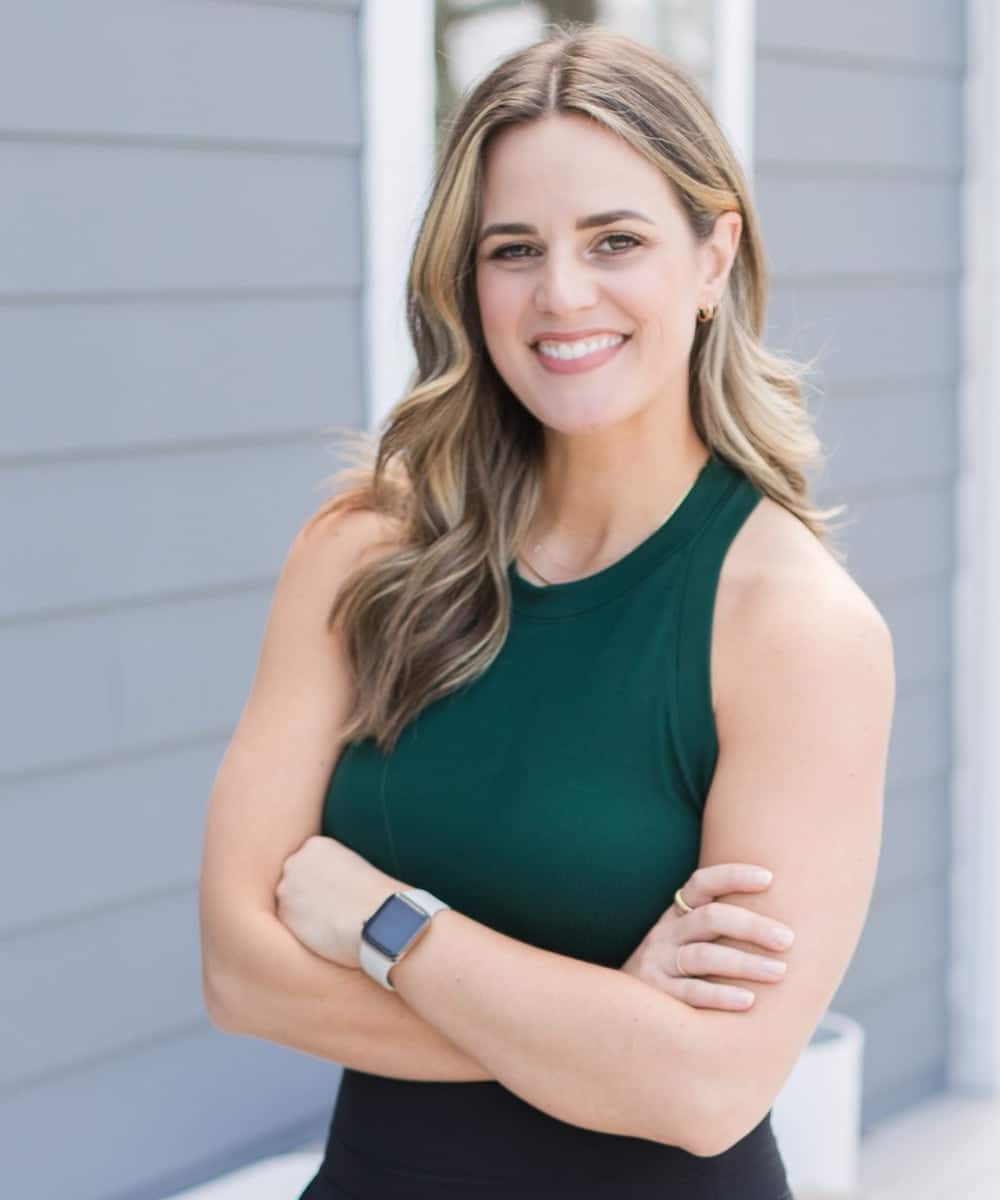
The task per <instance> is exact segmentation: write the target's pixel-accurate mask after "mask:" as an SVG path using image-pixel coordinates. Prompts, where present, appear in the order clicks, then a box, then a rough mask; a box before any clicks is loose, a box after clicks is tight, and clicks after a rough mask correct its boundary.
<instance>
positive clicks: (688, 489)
mask: <svg viewBox="0 0 1000 1200" xmlns="http://www.w3.org/2000/svg"><path fill="white" fill-rule="evenodd" d="M700 475H701V471H699V472H698V474H697V475H695V477H694V479H692V480H691V482H690V483H689V484H688V486H687V487H686V488H685V489H684V494H683V495H682V496H681V498H680V499H679V500H678V501H677V503H676V504H675V505H674V506H673V508H672V509H671V510H670V512H668V513H667V515H666V516H665V517H664V518H663V520H662V521H661V522H660V523H659V525H657V526H656V529H653V530H652V531H651V532H650V533H648V534H647V535H646V537H647V538H650V537H652V536H653V534H654V533H656V530H657V529H662V528H663V526H664V525H666V523H667V522H668V521H669V520H670V518H671V517H672V516H673V515H674V513H675V512H676V511H677V510H678V509H679V508H680V506H681V505H682V504H683V503H684V501H685V500H686V499H687V498H688V496H689V494H690V492H691V489H692V488H693V487H694V485H695V484H696V483H697V482H698V478H699V476H700ZM645 540H646V538H643V541H645ZM640 544H641V543H640ZM541 548H542V543H541V542H537V543H536V544H535V548H534V550H532V552H531V553H532V554H537V553H538V551H539V550H541ZM521 561H522V562H523V563H524V565H525V566H527V567H530V568H531V570H532V571H533V572H534V573H535V574H536V575H537V576H538V578H539V579H540V580H541V581H542V582H543V583H544V584H547V585H548V586H549V587H551V586H552V584H553V583H554V582H555V581H554V580H552V579H546V577H545V576H544V575H543V574H542V573H541V571H539V569H538V568H537V567H536V566H535V565H534V563H532V562H529V560H528V559H526V558H525V557H524V555H523V554H522V555H521ZM619 561H620V560H619ZM610 565H614V564H610ZM601 569H602V570H603V569H604V568H601ZM584 578H586V576H584ZM563 582H565V583H572V582H573V580H563Z"/></svg>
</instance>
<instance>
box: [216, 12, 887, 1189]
mask: <svg viewBox="0 0 1000 1200" xmlns="http://www.w3.org/2000/svg"><path fill="white" fill-rule="evenodd" d="M763 263H764V257H763V250H762V246H761V244H760V237H759V233H758V227H757V221H756V217H755V215H754V211H753V208H752V205H751V201H750V197H749V195H748V191H747V187H746V183H745V180H744V178H743V176H742V173H741V171H740V168H739V165H738V163H737V161H736V159H735V157H734V156H733V153H732V150H731V148H730V147H729V145H728V143H727V142H726V140H725V138H724V136H723V134H722V133H721V131H720V129H719V127H718V125H717V123H716V121H715V119H714V117H713V116H712V113H711V111H710V110H709V108H708V106H707V105H706V103H705V101H704V98H703V97H702V95H701V93H700V92H699V90H698V89H697V87H696V86H695V85H694V84H693V83H692V81H691V80H690V79H689V78H688V77H687V76H686V75H685V74H684V72H683V71H681V70H679V69H678V68H676V67H675V66H674V65H673V64H671V63H670V62H668V61H667V60H666V59H664V58H663V57H662V56H661V55H659V54H657V53H656V52H654V51H652V50H650V49H648V48H647V47H644V46H642V45H640V44H638V43H636V42H633V41H631V40H630V39H628V38H625V37H621V36H619V35H615V34H611V33H608V32H607V31H602V30H600V29H595V28H584V29H556V30H554V31H553V32H552V33H551V34H550V36H549V37H547V38H546V39H545V40H544V41H542V42H538V43H536V44H534V45H532V46H529V47H528V48H527V49H525V50H523V51H519V52H518V53H516V54H514V55H511V56H509V57H508V58H506V59H504V60H503V61H501V62H500V64H499V65H498V66H496V67H495V68H494V69H493V70H492V71H491V72H490V74H489V75H488V76H487V77H486V78H485V79H483V80H482V81H481V82H480V83H479V84H478V85H477V86H476V87H474V88H472V89H471V90H470V91H469V93H468V94H467V95H466V96H465V98H464V99H463V102H462V104H461V106H460V108H459V110H458V112H457V114H456V116H455V118H454V121H453V123H452V124H451V126H450V129H449V133H448V138H447V142H446V144H445V146H444V147H443V150H442V155H441V160H440V163H439V165H438V169H437V173H436V177H435V180H434V186H433V189H432V192H431V196H430V199H429V203H428V206H427V211H426V213H425V215H424V218H423V221H422V223H421V226H420V229H419V232H418V235H417V239H416V244H415V247H414V250H413V256H412V260H411V264H410V272H409V283H408V305H407V312H408V318H409V326H410V333H411V337H412V339H413V344H414V347H415V350H416V354H417V363H418V366H417V372H416V375H415V378H414V380H413V382H412V386H411V388H410V389H409V390H408V391H407V393H406V395H405V396H404V397H403V398H402V399H401V400H400V402H399V403H398V404H397V405H396V407H395V408H394V409H393V411H392V412H391V413H390V416H389V420H388V423H387V425H386V428H385V430H384V432H383V433H382V435H381V437H380V439H379V440H378V442H377V445H376V446H374V447H373V450H374V453H373V455H372V457H371V459H370V460H368V461H365V462H362V463H361V464H359V465H358V466H356V467H354V468H353V469H351V470H347V471H345V472H343V473H342V474H341V475H339V476H338V480H339V482H340V484H341V485H342V486H341V487H340V490H339V491H338V493H337V494H336V495H334V496H333V497H332V498H331V499H330V500H329V501H327V502H326V503H325V504H324V505H323V506H322V507H321V509H320V510H319V512H317V513H316V514H315V516H314V517H313V519H312V520H311V521H310V522H308V523H307V525H306V526H305V527H304V529H303V530H301V531H300V533H299V535H298V536H297V537H296V539H295V542H294V544H293V546H292V548H291V550H290V552H289V555H288V558H287V561H286V564H285V566H284V568H283V571H282V575H281V578H280V579H279V582H278V587H277V589H276V594H275V601H274V606H273V609H272V615H271V618H270V620H269V624H268V630H267V632H266V634H265V643H264V647H263V649H262V655H261V664H260V666H259V668H258V676H257V678H256V679H255V682H254V688H253V690H252V694H251V698H250V701H249V702H248V705H247V708H246V711H245V713H244V716H243V718H241V723H240V727H239V728H238V730H237V735H236V737H235V738H234V744H233V748H232V750H231V751H230V752H227V765H226V769H225V770H224V771H222V772H220V782H219V784H218V785H217V789H216V792H215V793H214V794H213V799H212V811H211V813H210V826H209V839H208V846H207V853H206V867H205V874H204V880H203V895H204V905H203V920H204V928H205V940H206V947H207V949H206V981H207V988H208V990H209V991H210V992H211V995H212V997H213V1003H214V1010H215V1012H216V1013H217V1014H219V1016H218V1020H219V1022H220V1024H223V1026H224V1027H225V1028H229V1029H231V1030H233V1031H237V1032H244V1033H250V1034H254V1035H256V1036H260V1037H267V1038H269V1039H271V1040H275V1041H279V1042H282V1043H284V1044H288V1045H295V1046H298V1047H299V1048H301V1049H307V1050H311V1051H312V1052H314V1053H323V1052H325V1053H326V1055H327V1056H328V1057H333V1058H335V1059H336V1060H337V1061H340V1062H342V1063H343V1064H344V1065H345V1071H344V1076H343V1081H342V1084H341V1087H340V1092H339V1095H338V1097H337V1103H336V1107H335V1110H334V1113H333V1118H332V1122H331V1126H330V1133H329V1139H328V1143H327V1147H326V1154H325V1157H324V1161H323V1165H322V1167H321V1169H320V1171H319V1172H318V1174H317V1176H316V1178H315V1179H314V1180H313V1181H312V1183H311V1184H310V1185H309V1187H308V1188H307V1190H306V1192H305V1193H304V1197H303V1200H305V1197H308V1198H309V1200H324V1198H327V1197H341V1196H351V1197H359V1198H364V1200H404V1198H405V1200H423V1198H424V1197H426V1198H428V1200H429V1198H431V1197H433V1198H434V1200H444V1198H445V1197H454V1198H455V1200H458V1198H459V1197H462V1200H465V1198H466V1197H470V1196H476V1197H488V1196H495V1197H498V1198H499V1197H509V1196H510V1195H512V1194H515V1193H516V1194H518V1195H519V1196H523V1197H526V1198H527V1200H541V1198H542V1197H545V1198H546V1200H549V1198H550V1197H551V1196H553V1195H565V1194H571V1195H573V1196H574V1197H576V1198H577V1200H599V1198H600V1200H605V1198H607V1200H611V1198H612V1197H615V1198H616V1200H617V1198H618V1197H622V1196H626V1195H627V1196H630V1197H644V1196H648V1197H650V1200H653V1197H662V1196H673V1195H677V1196H685V1197H688V1196H691V1197H696V1196H708V1195H711V1196H712V1197H713V1200H737V1198H738V1200H785V1198H786V1197H787V1196H788V1195H789V1193H788V1187H787V1180H786V1177H785V1171H784V1167H783V1164H782V1161H781V1156H780V1154H779V1153H778V1148H777V1145H776V1142H775V1139H774V1135H773V1132H772V1130H771V1127H770V1108H771V1105H772V1103H773V1101H774V1099H775V1097H776V1095H777V1093H778V1091H779V1089H780V1088H781V1086H782V1084H783V1082H784V1080H785V1078H786V1077H787V1075H788V1073H789V1072H790V1071H791V1068H792V1066H793V1065H794V1062H795V1059H796V1058H797V1056H798V1054H799V1053H800V1052H801V1050H802V1049H803V1048H804V1046H805V1045H806V1043H807V1042H808V1039H809V1036H810V1034H811V1032H812V1030H813V1029H814V1027H815V1026H816V1024H817V1022H818V1021H819V1019H820V1017H821V1016H822V1014H823V1011H824V1009H825V1008H826V1006H827V1004H828V1003H829V1001H830V999H831V998H832V996H833V994H834V991H835V989H836V987H837V985H838V983H839V980H840V978H841V976H842V974H843V972H844V970H845V969H846V967H847V964H848V962H849V960H850V957H851V955H852V954H853V951H854V948H855V945H856V943H857V940H858V937H859V936H860V932H861V928H862V925H863V922H864V917H865V913H866V910H867V905H868V900H869V897H870V895H871V890H872V884H873V881H874V873H875V867H876V863H877V859H878V848H879V834H880V822H881V804H882V788H883V778H884V769H885V756H886V751H887V745H888V736H889V726H890V721H891V715H892V707H893V688H894V684H893V668H892V647H891V642H890V639H889V638H888V633H887V629H886V627H885V624H884V622H883V621H882V619H881V617H880V615H879V614H878V612H877V611H876V609H875V608H874V606H873V605H872V604H871V602H870V601H869V600H868V598H867V597H866V596H865V595H864V594H863V593H862V592H861V590H860V588H858V586H857V585H856V584H855V583H854V581H853V580H852V579H851V578H850V576H849V575H848V574H847V572H846V571H845V569H844V568H843V566H842V565H841V564H840V562H839V561H838V559H837V557H836V555H835V554H834V553H833V552H832V551H831V549H830V547H829V546H828V544H827V531H826V527H825V523H824V522H825V518H826V517H827V516H828V515H829V514H826V513H821V512H818V511H817V510H816V509H814V507H813V506H812V504H811V503H810V500H809V496H808V490H807V486H806V479H805V468H806V467H807V466H809V465H814V464H815V463H816V462H818V461H819V458H820V454H819V446H818V443H817V440H816V438H815V435H814V434H813V432H812V430H811V428H810V424H809V420H808V415H807V413H806V411H805V408H804V405H803V403H802V400H801V395H800V390H799V378H800V374H801V368H799V367H798V365H797V364H795V363H792V362H789V361H787V360H785V359H783V358H781V357H780V356H777V355H775V354H774V353H772V352H770V351H769V350H767V349H766V348H765V347H764V346H763V345H762V344H761V341H760V335H761V328H762V325H763V320H764V299H765V294H766V280H765V274H764V266H763ZM279 796H280V802H279V801H278V800H277V799H276V797H279ZM251 804H256V806H257V807H256V816H257V817H258V818H259V819H257V820H254V821H251V820H248V819H246V814H247V810H248V808H249V806H250V805H251ZM227 814H228V815H227ZM307 835H308V836H307ZM316 835H320V836H316ZM296 839H297V840H298V842H299V843H301V842H303V841H304V842H305V845H304V846H301V848H296ZM234 843H236V844H234ZM293 851H294V852H293ZM233 862H237V863H241V864H246V863H251V864H253V865H252V868H251V867H246V866H244V867H241V868H239V869H241V870H243V871H244V872H245V876H244V879H243V882H242V884H241V888H242V892H241V894H242V895H244V896H253V898H254V906H255V911H254V912H253V913H252V915H251V914H250V913H249V912H248V911H246V910H247V909H249V908H250V907H251V906H250V905H249V903H248V902H246V901H244V902H243V903H244V910H243V911H239V909H240V906H239V904H238V903H236V902H235V901H234V900H233V899H232V897H233V896H235V895H236V894H237V887H236V885H235V884H234V883H232V882H230V883H229V884H228V885H227V884H226V883H224V882H223V881H224V880H225V879H226V878H227V875H226V872H227V871H228V872H229V873H230V874H229V878H230V879H231V877H232V873H233V872H234V871H236V870H237V869H238V868H236V867H233V866H232V865H228V866H227V865H225V864H232V863H233ZM730 864H747V865H753V864H760V865H763V866H766V867H769V868H771V870H772V871H773V883H774V886H773V889H772V890H771V891H770V892H769V893H768V896H767V897H766V898H765V897H764V896H762V895H760V894H758V895H756V896H749V897H747V896H743V895H742V894H740V893H741V891H745V890H752V889H750V888H749V886H748V884H747V877H746V876H745V875H740V873H739V871H740V868H738V867H735V866H732V867H731V866H730ZM251 875H252V879H251V878H250V876H251ZM720 879H724V880H725V883H724V884H723V885H722V886H719V883H718V881H719V880H720ZM276 880H277V893H278V896H277V898H278V905H277V909H276V915H277V917H278V921H275V920H274V919H273V917H274V915H275V913H274V912H272V911H271V908H270V905H271V900H272V896H271V895H270V891H271V890H273V889H274V885H275V881H276ZM712 881H716V882H715V884H713V882H712ZM761 886H762V885H760V884H758V890H759V888H760V887H761ZM227 895H228V897H229V899H228V900H227ZM737 901H738V903H737ZM265 903H266V905H267V911H262V909H263V906H264V905H265ZM765 912H766V913H767V914H768V915H767V916H765ZM772 916H776V917H778V918H780V920H781V921H782V922H784V923H785V924H787V925H788V926H790V927H791V929H792V931H793V932H794V934H795V935H796V937H795V946H794V949H793V950H792V952H791V954H790V955H789V956H788V969H787V974H786V975H785V977H784V978H782V974H783V972H782V969H781V967H780V966H779V967H777V968H775V967H774V964H773V963H772V962H769V961H764V962H762V961H761V959H760V957H759V956H757V955H755V954H753V953H752V947H753V946H755V945H756V946H760V945H762V944H765V933H766V932H768V931H770V929H771V928H772V926H773V924H774V922H773V921H772V919H771V917H772ZM276 925H278V927H279V928H280V929H281V931H282V933H283V934H288V933H289V932H290V933H291V934H293V935H294V940H293V941H292V945H293V946H294V947H295V951H293V950H292V949H291V947H290V946H289V945H288V942H287V941H286V942H280V938H279V937H278V935H277V934H276V932H275V926H276ZM250 929H252V930H253V933H250V932H248V930H250ZM268 939H271V944H272V947H273V949H271V950H265V949H264V947H265V945H266V943H267V941H268ZM279 943H280V944H281V946H282V949H281V952H280V955H279V951H278V945H279ZM767 944H768V945H769V946H770V947H771V948H772V949H777V946H776V944H775V943H773V942H770V941H768V942H767ZM786 946H787V943H786ZM303 948H305V949H306V950H308V952H309V953H308V955H306V957H305V958H303V957H302V955H301V954H299V955H298V957H296V953H297V952H298V951H302V950H303ZM682 952H683V962H682ZM316 961H319V962H322V963H323V965H324V966H325V967H329V966H330V965H331V964H334V965H335V966H336V968H337V970H338V971H339V974H335V975H330V974H329V973H328V972H327V974H322V973H317V972H316V969H315V965H314V964H315V962H316ZM768 966H770V967H771V970H768V969H767V967H768ZM359 968H360V970H359ZM310 972H312V974H310ZM734 976H735V977H737V978H740V979H752V980H756V981H758V983H763V986H758V987H757V988H756V989H755V990H752V991H750V992H749V1001H747V1003H749V1004H750V1005H751V1007H750V1009H749V1010H747V1011H742V1012H741V1011H735V1010H736V1009H737V1008H738V1007H739V1005H738V1002H737V1001H736V1000H735V999H734V994H733V992H732V990H731V989H728V988H722V990H721V991H720V990H719V989H720V988H721V986H722V984H721V981H722V980H725V979H727V978H729V979H731V978H733V977H734ZM778 980H780V983H778V982H776V981H778ZM723 995H724V997H725V1001H723V999H722V997H723ZM727 1010H728V1011H727Z"/></svg>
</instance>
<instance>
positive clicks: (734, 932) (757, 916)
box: [678, 900, 795, 951]
mask: <svg viewBox="0 0 1000 1200" xmlns="http://www.w3.org/2000/svg"><path fill="white" fill-rule="evenodd" d="M779 933H784V934H789V935H791V941H789V940H787V939H786V940H784V941H782V940H781V939H780V938H779V937H778V936H777V935H778V934H779ZM678 936H679V937H680V938H681V940H682V942H694V941H698V942H708V941H712V940H714V939H715V938H718V937H731V938H737V939H739V940H740V941H742V942H753V943H754V945H757V946H764V947H766V948H767V949H768V950H779V951H780V950H787V949H788V947H789V946H790V945H791V944H792V942H793V941H794V940H795V934H794V931H793V930H791V929H789V928H788V926H787V925H783V924H782V923H781V922H780V921H775V920H773V919H772V918H771V917H765V916H763V915H762V914H761V913H755V912H752V911H751V910H750V909H749V908H742V907H741V906H740V905H739V904H726V903H725V902H724V901H722V900H712V901H711V902H709V903H708V904H702V905H699V906H698V907H697V908H695V910H694V911H693V912H691V913H687V914H686V915H685V918H684V922H683V925H681V926H680V928H679V929H678Z"/></svg>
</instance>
